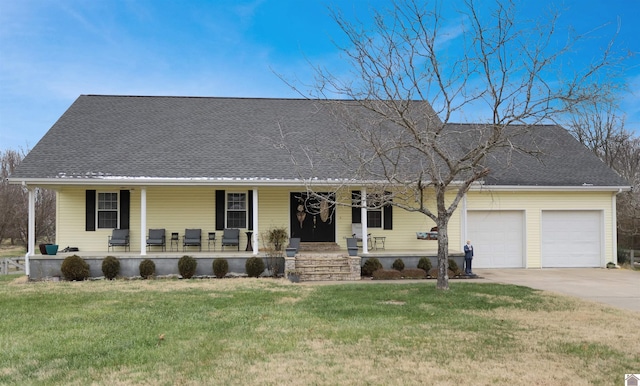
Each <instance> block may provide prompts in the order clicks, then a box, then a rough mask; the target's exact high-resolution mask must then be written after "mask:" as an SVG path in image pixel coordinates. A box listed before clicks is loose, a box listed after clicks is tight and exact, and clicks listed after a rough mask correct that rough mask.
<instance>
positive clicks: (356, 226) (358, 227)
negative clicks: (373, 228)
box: [351, 223, 371, 245]
mask: <svg viewBox="0 0 640 386" xmlns="http://www.w3.org/2000/svg"><path fill="white" fill-rule="evenodd" d="M351 237H353V238H354V239H356V241H357V242H358V243H361V242H362V224H361V223H353V224H351ZM367 245H371V233H367Z"/></svg>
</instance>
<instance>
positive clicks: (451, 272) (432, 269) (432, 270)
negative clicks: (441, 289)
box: [429, 267, 456, 278]
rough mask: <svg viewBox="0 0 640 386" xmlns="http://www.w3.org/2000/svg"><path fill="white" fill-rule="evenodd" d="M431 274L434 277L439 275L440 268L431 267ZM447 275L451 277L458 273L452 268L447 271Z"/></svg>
mask: <svg viewBox="0 0 640 386" xmlns="http://www.w3.org/2000/svg"><path fill="white" fill-rule="evenodd" d="M429 276H431V277H433V278H437V277H438V268H437V267H436V268H431V269H430V270H429ZM447 276H449V278H452V277H455V276H456V273H455V272H453V271H452V270H448V271H447Z"/></svg>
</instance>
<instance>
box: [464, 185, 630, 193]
mask: <svg viewBox="0 0 640 386" xmlns="http://www.w3.org/2000/svg"><path fill="white" fill-rule="evenodd" d="M469 190H470V191H482V190H487V191H492V192H542V191H544V192H584V191H591V192H616V193H617V194H619V193H622V192H627V191H630V190H631V186H594V185H591V184H583V185H578V186H576V185H561V186H552V185H539V186H528V185H482V186H472V187H471V188H470V189H469Z"/></svg>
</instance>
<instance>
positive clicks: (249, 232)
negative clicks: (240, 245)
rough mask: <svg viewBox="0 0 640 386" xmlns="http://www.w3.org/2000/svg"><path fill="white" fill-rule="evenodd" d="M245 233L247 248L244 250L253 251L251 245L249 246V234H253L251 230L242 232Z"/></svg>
mask: <svg viewBox="0 0 640 386" xmlns="http://www.w3.org/2000/svg"><path fill="white" fill-rule="evenodd" d="M244 233H245V234H246V235H247V248H246V249H245V251H253V247H252V246H251V236H252V235H253V231H247V232H244Z"/></svg>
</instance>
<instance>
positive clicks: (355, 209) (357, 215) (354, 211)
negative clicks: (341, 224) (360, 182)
mask: <svg viewBox="0 0 640 386" xmlns="http://www.w3.org/2000/svg"><path fill="white" fill-rule="evenodd" d="M360 202H361V201H360V191H359V190H354V191H352V192H351V205H359V204H360ZM361 215H362V212H361V211H360V207H359V206H352V207H351V223H352V224H360V223H361V222H362V216H361Z"/></svg>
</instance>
